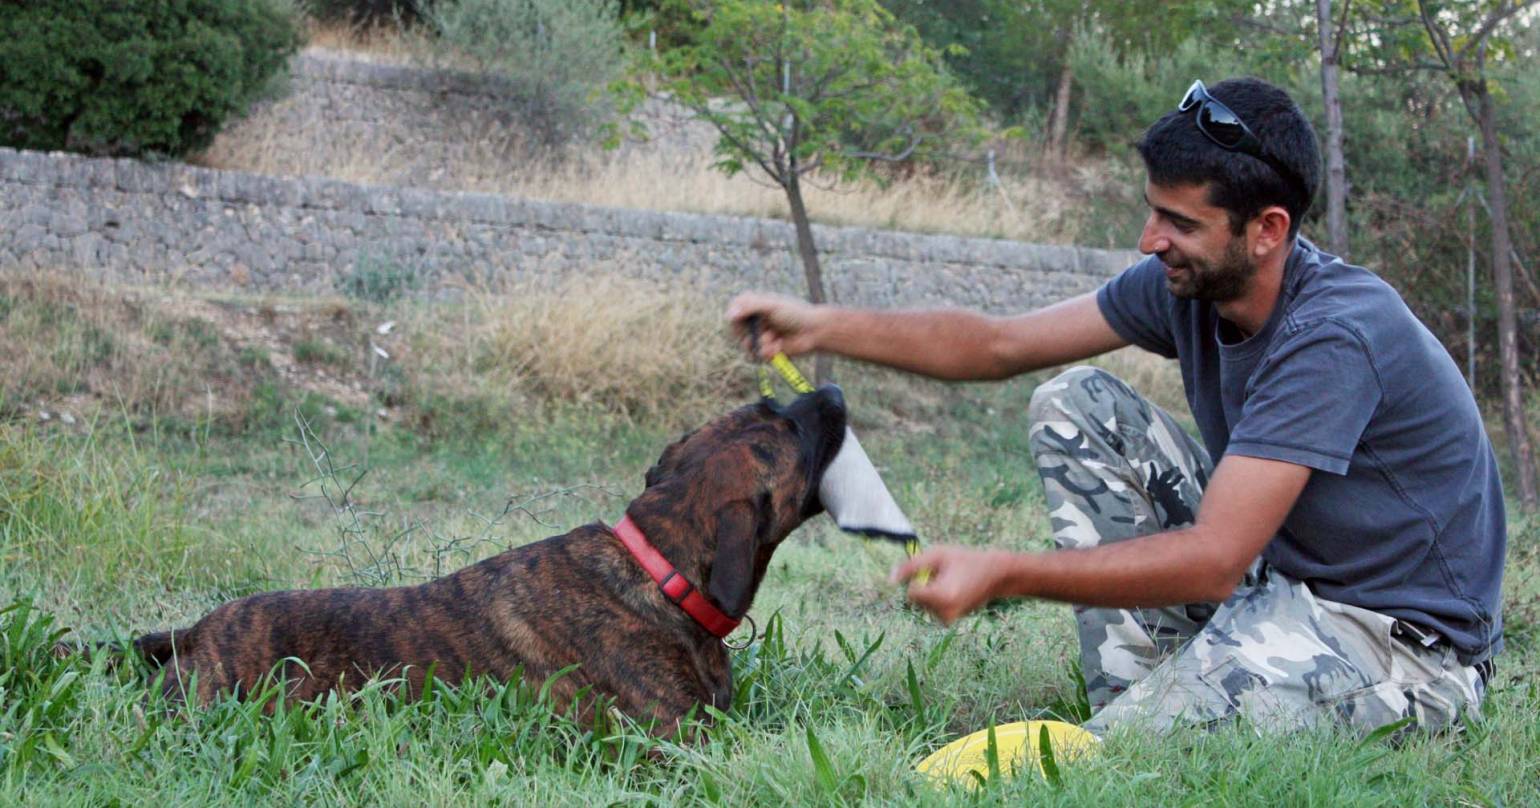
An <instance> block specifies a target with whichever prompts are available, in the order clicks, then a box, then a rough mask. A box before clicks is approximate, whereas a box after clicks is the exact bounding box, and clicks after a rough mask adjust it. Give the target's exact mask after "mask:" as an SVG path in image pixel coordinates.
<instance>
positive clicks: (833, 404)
mask: <svg viewBox="0 0 1540 808" xmlns="http://www.w3.org/2000/svg"><path fill="white" fill-rule="evenodd" d="M815 395H817V396H818V397H819V398H820V399H821V401H820V405H819V406H821V407H828V408H831V409H835V410H838V411H839V412H840V414H841V415H843V414H844V412H845V391H844V390H841V389H840V386H839V385H837V384H826V385H824V386H823V387H820V388H818V391H817V392H816V393H815Z"/></svg>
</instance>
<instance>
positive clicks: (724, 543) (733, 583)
mask: <svg viewBox="0 0 1540 808" xmlns="http://www.w3.org/2000/svg"><path fill="white" fill-rule="evenodd" d="M757 522H758V520H757V518H756V515H755V509H754V506H753V505H752V504H751V503H748V502H742V501H739V502H734V503H732V504H730V505H728V506H727V507H725V508H723V509H721V510H720V511H717V530H716V542H717V547H716V556H715V557H714V558H713V559H712V561H711V578H710V579H709V580H708V581H707V584H706V594H707V595H709V596H711V599H712V600H713V601H715V602H716V604H717V606H719V607H721V609H722V611H723V612H726V613H727V615H728V616H730V617H742V616H743V613H744V612H746V611H748V610H749V601H750V600H752V599H753V597H754V557H755V556H756V555H757V551H758V549H759V541H758V536H759V531H758V530H757V527H758V524H757Z"/></svg>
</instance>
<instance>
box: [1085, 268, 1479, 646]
mask: <svg viewBox="0 0 1540 808" xmlns="http://www.w3.org/2000/svg"><path fill="white" fill-rule="evenodd" d="M1096 298H1097V303H1098V304H1099V305H1100V307H1101V311H1102V314H1103V315H1104V316H1106V318H1107V321H1108V322H1109V323H1110V324H1111V325H1112V328H1113V329H1114V330H1115V331H1117V332H1118V334H1120V335H1121V336H1122V337H1123V338H1124V339H1127V340H1129V341H1130V342H1132V343H1133V344H1135V345H1138V346H1140V347H1142V348H1145V349H1147V350H1150V351H1153V352H1155V353H1158V354H1160V355H1162V356H1165V357H1168V358H1170V357H1175V358H1177V359H1179V360H1180V361H1181V369H1182V381H1183V384H1184V385H1185V387H1186V391H1187V403H1188V405H1189V406H1190V407H1191V408H1192V413H1193V417H1194V418H1195V420H1196V421H1197V424H1198V430H1199V432H1200V433H1201V434H1202V436H1203V442H1204V444H1205V445H1206V446H1207V448H1208V451H1209V454H1210V455H1211V456H1212V457H1213V459H1214V462H1215V463H1216V464H1217V463H1218V462H1219V460H1220V458H1222V457H1223V456H1224V455H1225V454H1237V455H1244V456H1247V457H1262V458H1269V459H1273V460H1282V461H1286V462H1289V463H1297V464H1299V465H1302V466H1308V467H1310V468H1312V469H1315V470H1316V471H1317V473H1314V474H1311V475H1310V481H1309V482H1308V483H1307V484H1306V485H1305V490H1304V492H1303V493H1302V494H1301V495H1300V498H1299V501H1298V502H1297V503H1296V504H1295V505H1294V508H1293V510H1291V511H1290V512H1289V515H1288V518H1286V519H1285V520H1284V523H1283V527H1282V528H1281V529H1280V530H1279V533H1278V535H1277V536H1276V537H1275V538H1274V539H1273V540H1272V541H1271V542H1269V543H1268V545H1267V547H1266V549H1264V550H1263V551H1262V557H1263V558H1264V559H1265V560H1266V561H1267V562H1268V563H1269V564H1271V565H1273V566H1275V567H1277V568H1278V569H1280V570H1282V571H1284V572H1285V573H1288V574H1289V575H1292V576H1294V577H1295V578H1298V579H1300V580H1303V581H1305V582H1306V583H1308V584H1309V586H1310V588H1311V589H1312V590H1313V591H1314V592H1315V593H1316V594H1317V595H1319V596H1321V597H1324V598H1327V599H1329V600H1334V601H1338V602H1340V603H1348V604H1352V605H1354V606H1361V607H1363V608H1366V609H1373V610H1374V611H1377V612H1382V613H1384V614H1388V615H1391V616H1393V617H1396V618H1398V619H1401V620H1405V621H1407V622H1410V623H1413V624H1416V625H1418V626H1420V627H1422V628H1426V629H1432V630H1434V631H1437V632H1439V633H1440V634H1442V635H1444V636H1445V637H1447V638H1449V640H1450V641H1451V642H1452V643H1453V645H1454V647H1455V649H1456V650H1457V651H1458V652H1459V655H1460V658H1461V660H1462V661H1464V662H1465V663H1466V664H1473V663H1475V662H1478V661H1480V660H1481V659H1484V658H1485V657H1487V656H1488V655H1489V654H1492V653H1496V652H1497V651H1498V650H1500V649H1501V647H1502V617H1501V607H1500V603H1499V601H1500V590H1501V586H1502V570H1503V559H1504V555H1505V553H1506V548H1507V525H1506V522H1505V517H1504V513H1503V497H1502V485H1501V483H1500V481H1499V479H1498V472H1497V462H1496V458H1495V457H1494V456H1493V453H1492V444H1491V442H1490V441H1489V440H1488V439H1487V435H1486V431H1485V430H1484V429H1483V427H1482V423H1481V415H1480V413H1479V411H1478V410H1477V408H1476V402H1475V399H1474V398H1473V397H1472V396H1471V393H1470V390H1469V388H1467V387H1466V384H1465V380H1464V378H1463V377H1461V375H1460V371H1459V369H1458V368H1457V367H1456V365H1455V363H1454V361H1453V360H1452V359H1451V358H1450V357H1449V354H1448V352H1446V351H1445V350H1444V347H1443V345H1441V344H1440V343H1439V342H1438V340H1437V339H1436V338H1434V336H1433V334H1432V333H1430V332H1429V331H1428V329H1427V328H1426V327H1425V326H1423V324H1422V323H1421V322H1420V321H1418V319H1417V317H1416V316H1415V315H1413V314H1412V312H1411V311H1410V310H1409V309H1407V307H1406V304H1405V303H1404V302H1403V301H1402V300H1401V297H1400V295H1398V294H1396V291H1395V290H1394V289H1392V288H1391V287H1390V286H1389V285H1388V284H1386V283H1385V282H1384V281H1382V280H1380V278H1379V277H1378V276H1376V275H1375V274H1373V273H1371V272H1369V271H1368V270H1366V269H1363V268H1361V267H1356V266H1351V265H1349V264H1346V263H1344V262H1343V261H1342V260H1340V259H1338V258H1337V257H1336V256H1333V255H1330V254H1327V253H1323V252H1321V251H1319V250H1317V249H1316V247H1315V246H1314V245H1313V244H1310V243H1309V242H1307V241H1305V240H1304V239H1303V238H1301V239H1299V241H1298V243H1297V244H1296V246H1295V247H1294V252H1293V254H1292V255H1290V256H1289V260H1288V262H1287V264H1286V267H1285V269H1284V279H1283V293H1282V295H1281V296H1280V298H1279V301H1278V304H1277V306H1276V307H1275V308H1274V310H1273V313H1272V315H1271V317H1270V318H1269V319H1268V321H1267V324H1266V325H1265V326H1263V328H1262V330H1261V331H1260V332H1258V333H1257V334H1254V335H1252V336H1251V337H1250V338H1248V339H1241V338H1240V335H1239V332H1238V331H1237V330H1236V328H1235V327H1234V325H1233V324H1232V323H1230V322H1229V321H1227V320H1224V319H1222V318H1221V317H1220V316H1219V312H1218V311H1217V310H1216V309H1215V308H1214V305H1213V304H1212V303H1208V302H1204V301H1195V300H1181V299H1178V298H1177V297H1176V296H1175V295H1172V294H1171V292H1170V291H1169V290H1168V289H1167V287H1166V279H1165V267H1164V266H1163V265H1162V264H1161V262H1160V260H1159V259H1158V258H1156V257H1155V256H1150V257H1149V258H1146V259H1144V260H1143V261H1140V262H1139V263H1137V264H1135V265H1134V266H1132V267H1130V268H1129V269H1127V270H1125V271H1124V272H1123V273H1122V274H1121V275H1119V276H1118V277H1116V278H1114V279H1113V280H1111V281H1109V282H1108V283H1107V284H1106V285H1105V286H1103V287H1102V288H1101V290H1100V291H1099V292H1098V293H1097V296H1096ZM1321 472H1324V473H1321Z"/></svg>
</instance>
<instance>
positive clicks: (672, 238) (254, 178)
mask: <svg viewBox="0 0 1540 808" xmlns="http://www.w3.org/2000/svg"><path fill="white" fill-rule="evenodd" d="M292 73H293V78H292V83H291V92H290V93H288V94H287V95H286V96H285V97H284V98H281V99H276V100H275V101H272V102H269V104H270V105H271V106H273V107H275V109H274V110H272V113H273V114H277V115H280V116H291V117H294V118H295V120H294V121H292V123H293V125H292V126H282V127H278V129H279V130H280V131H283V132H299V133H312V134H303V135H300V136H302V137H311V138H338V137H340V138H342V139H347V136H348V132H354V134H356V135H357V136H358V137H363V136H365V135H366V134H367V135H368V136H370V137H373V138H376V139H378V140H379V146H378V148H379V149H391V148H393V147H392V146H391V143H401V144H414V145H413V148H414V149H416V150H417V151H414V152H413V153H412V154H413V155H417V156H418V157H420V159H416V158H414V159H413V160H407V161H403V165H405V166H406V167H407V168H406V169H404V170H406V174H405V175H403V176H401V177H394V176H393V177H391V178H390V184H389V185H379V186H371V185H360V184H354V183H348V182H341V181H337V180H331V179H323V178H317V177H279V176H270V175H265V174H255V173H243V172H235V171H217V170H211V169H205V168H198V167H194V166H189V165H184V164H180V163H163V164H149V163H142V162H138V161H133V160H106V159H88V158H83V157H79V156H73V155H64V154H42V153H36V152H17V151H11V150H7V149H0V269H7V268H23V269H33V268H44V269H51V268H59V269H67V270H70V271H79V272H87V273H93V274H97V275H100V276H102V277H104V278H110V279H115V280H130V281H156V282H165V281H180V282H187V283H195V284H200V285H207V286H214V287H224V288H228V287H238V288H245V289H248V290H252V291H259V292H290V293H331V292H335V291H337V290H338V289H339V288H341V286H342V285H344V284H346V283H347V282H348V281H349V280H350V279H352V280H355V281H356V280H357V279H358V278H360V277H363V276H364V274H365V273H372V274H373V275H374V276H375V277H383V276H394V277H399V278H410V279H413V280H414V281H415V282H416V283H417V286H418V288H420V289H422V290H424V291H425V292H427V293H452V291H453V290H454V289H457V288H460V287H459V286H458V284H459V283H460V281H461V280H462V279H466V278H470V279H474V280H477V281H487V280H491V281H497V280H505V279H520V280H527V279H531V278H538V279H552V280H557V279H562V278H565V277H568V276H570V275H571V274H573V273H584V272H600V271H603V272H621V273H626V274H629V275H633V276H637V277H643V278H648V277H651V278H661V277H668V276H681V275H687V276H689V277H690V278H692V279H695V278H697V277H698V278H699V279H700V280H701V281H702V282H703V283H705V284H707V285H708V286H710V287H711V288H712V289H713V291H715V292H716V293H719V294H727V293H730V292H731V291H734V290H737V289H742V288H749V287H756V288H772V289H780V290H784V291H792V292H794V291H799V290H800V289H802V271H801V265H800V263H799V262H798V261H797V260H796V258H795V251H794V240H795V239H794V235H793V232H792V228H791V227H790V225H789V224H787V223H786V222H782V221H775V220H766V219H751V218H736V217H727V216H703V215H695V214H682V213H660V212H652V211H638V210H625V209H616V208H601V207H595V206H586V205H576V204H558V203H546V202H537V201H531V200H528V199H520V198H514V197H506V196H495V195H490V194H475V193H461V192H455V191H449V190H442V189H440V190H432V189H430V188H429V187H427V186H432V185H435V184H439V183H437V182H436V181H435V177H433V176H431V171H432V170H433V166H440V167H442V166H444V165H446V164H454V163H455V161H456V158H457V156H458V155H455V154H448V153H446V154H438V153H436V152H434V151H433V150H432V145H433V143H434V142H435V141H434V138H433V137H431V135H430V133H431V132H439V133H441V134H442V133H444V132H451V134H452V133H453V131H458V130H453V126H454V125H459V126H461V128H464V127H466V126H469V127H470V129H471V130H475V131H480V132H485V131H488V130H489V129H492V128H496V127H493V126H492V124H493V123H495V121H494V120H493V117H494V116H495V115H497V114H499V113H498V112H497V110H498V109H500V107H499V105H498V104H497V103H495V101H491V100H489V99H488V98H486V97H485V96H484V95H483V94H484V93H485V92H486V87H485V83H484V82H477V81H474V80H469V79H466V78H465V77H457V76H453V75H444V74H436V73H433V72H430V71H422V70H417V69H415V68H409V67H401V66H394V65H385V64H369V63H365V62H358V61H356V60H351V59H341V58H337V57H336V56H332V55H327V54H324V53H315V52H309V53H306V54H303V55H301V56H300V57H299V58H297V59H296V60H295V62H294V65H293V70H292ZM425 115H426V116H428V117H424V116H425ZM323 117H324V118H325V120H326V121H327V125H326V126H322V127H317V126H315V125H314V120H315V119H317V118H323ZM306 122H310V123H306ZM354 130H356V132H355V131H354ZM451 130H453V131H451ZM339 133H340V134H339ZM675 136H676V137H677V138H679V139H680V140H679V143H677V144H673V145H674V146H677V147H678V148H680V149H686V148H690V147H691V146H692V145H693V146H699V144H692V143H691V142H690V140H689V138H690V137H691V136H692V135H691V132H690V131H689V130H688V129H687V128H686V129H681V130H679V131H678V132H677V133H675ZM355 139H356V138H355ZM460 140H465V141H469V140H473V138H469V137H468V136H467V137H466V138H461V139H460ZM371 142H372V141H371ZM442 142H445V143H453V142H456V141H455V139H454V138H449V137H445V138H443V140H442ZM670 142H671V141H670V140H669V139H668V138H667V137H665V138H660V139H656V140H655V141H654V143H653V144H651V146H650V147H652V148H664V147H669V144H670ZM425 144H426V145H425ZM289 145H290V146H292V148H293V149H299V150H301V151H308V150H318V149H324V148H329V146H328V145H327V141H324V140H317V141H316V142H314V143H310V142H307V143H303V144H289ZM291 151H292V149H291ZM374 153H380V152H374ZM462 162H463V161H462ZM417 169H421V171H418V170H417ZM419 173H420V174H422V176H417V174H419ZM814 230H815V233H816V238H817V242H818V246H819V249H820V252H821V255H822V257H823V261H824V269H825V277H826V282H827V283H828V285H829V289H830V293H831V296H832V297H833V298H834V299H836V300H840V301H843V302H849V303H864V304H872V305H914V304H942V303H950V304H960V305H970V306H978V307H982V308H986V309H990V310H996V311H1002V310H1016V309H1021V308H1025V307H1031V306H1036V305H1040V304H1043V303H1046V302H1051V301H1053V300H1057V299H1060V298H1062V297H1065V296H1067V295H1071V294H1075V293H1077V292H1082V291H1086V290H1089V289H1093V288H1095V287H1096V286H1097V285H1098V284H1100V283H1101V282H1102V281H1103V280H1105V279H1106V278H1107V277H1109V276H1110V275H1112V274H1113V273H1115V272H1117V271H1118V270H1120V269H1122V268H1123V267H1125V266H1127V265H1128V264H1129V263H1131V262H1132V261H1133V260H1135V259H1136V258H1137V256H1136V255H1135V254H1133V253H1130V252H1109V251H1104V250H1091V249H1080V248H1075V247H1056V246H1042V245H1032V244H1022V243H1016V242H1009V241H1002V240H995V239H979V238H958V237H949V236H927V235H917V234H908V233H897V232H884V231H874V230H867V229H861V228H849V227H820V226H815V228H814Z"/></svg>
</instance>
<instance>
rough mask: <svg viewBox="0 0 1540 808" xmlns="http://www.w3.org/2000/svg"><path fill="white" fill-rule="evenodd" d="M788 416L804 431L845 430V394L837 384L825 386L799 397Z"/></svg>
mask: <svg viewBox="0 0 1540 808" xmlns="http://www.w3.org/2000/svg"><path fill="white" fill-rule="evenodd" d="M786 415H787V416H789V417H790V418H791V419H792V420H793V421H796V422H797V423H798V424H800V425H801V426H802V427H803V428H804V429H806V430H808V431H809V432H812V433H817V432H821V431H825V430H829V429H836V430H843V429H844V428H845V392H844V391H843V390H841V389H840V388H839V385H837V384H825V385H823V386H822V387H819V388H818V389H817V390H815V391H813V392H812V393H810V394H808V395H805V396H799V397H798V398H797V400H796V401H795V402H793V403H792V405H791V406H790V407H787V408H786Z"/></svg>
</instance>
